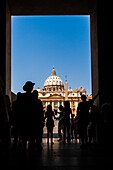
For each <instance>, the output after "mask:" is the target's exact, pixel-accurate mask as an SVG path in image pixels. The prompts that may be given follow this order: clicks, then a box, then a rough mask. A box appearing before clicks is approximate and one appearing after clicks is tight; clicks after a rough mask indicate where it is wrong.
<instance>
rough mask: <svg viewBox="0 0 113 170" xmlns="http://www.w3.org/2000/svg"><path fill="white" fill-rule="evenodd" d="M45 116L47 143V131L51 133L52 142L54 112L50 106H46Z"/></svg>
mask: <svg viewBox="0 0 113 170" xmlns="http://www.w3.org/2000/svg"><path fill="white" fill-rule="evenodd" d="M46 118H47V122H46V126H47V143H48V144H49V133H50V134H51V144H54V143H53V127H54V120H53V119H54V112H53V111H52V106H51V105H48V106H47V111H46V113H45V119H46Z"/></svg>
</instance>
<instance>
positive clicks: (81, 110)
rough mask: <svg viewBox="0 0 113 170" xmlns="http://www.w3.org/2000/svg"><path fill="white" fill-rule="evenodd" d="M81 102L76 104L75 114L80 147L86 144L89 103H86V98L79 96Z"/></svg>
mask: <svg viewBox="0 0 113 170" xmlns="http://www.w3.org/2000/svg"><path fill="white" fill-rule="evenodd" d="M81 99H82V102H80V103H79V104H78V108H77V113H78V118H79V135H80V138H81V140H82V146H83V145H84V143H86V144H87V126H88V122H89V108H90V105H89V102H87V101H86V96H85V95H82V96H81Z"/></svg>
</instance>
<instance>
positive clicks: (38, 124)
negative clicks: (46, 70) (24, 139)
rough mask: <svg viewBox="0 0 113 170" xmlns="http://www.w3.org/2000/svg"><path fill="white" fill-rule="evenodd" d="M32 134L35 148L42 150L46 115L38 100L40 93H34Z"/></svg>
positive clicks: (35, 91)
mask: <svg viewBox="0 0 113 170" xmlns="http://www.w3.org/2000/svg"><path fill="white" fill-rule="evenodd" d="M32 125H33V126H32V134H33V140H34V143H35V146H36V147H37V149H41V148H42V146H41V142H42V135H43V127H44V113H43V105H42V101H41V100H39V99H38V91H37V90H34V91H33V113H32Z"/></svg>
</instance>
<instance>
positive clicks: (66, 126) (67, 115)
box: [63, 101, 72, 143]
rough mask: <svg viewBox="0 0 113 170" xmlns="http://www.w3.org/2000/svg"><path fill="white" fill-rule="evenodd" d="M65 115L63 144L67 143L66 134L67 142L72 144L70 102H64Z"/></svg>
mask: <svg viewBox="0 0 113 170" xmlns="http://www.w3.org/2000/svg"><path fill="white" fill-rule="evenodd" d="M63 115H64V131H63V135H64V137H63V138H64V139H63V142H64V143H65V141H66V134H67V142H68V143H70V115H72V111H71V108H70V103H69V101H64V110H63Z"/></svg>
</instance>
